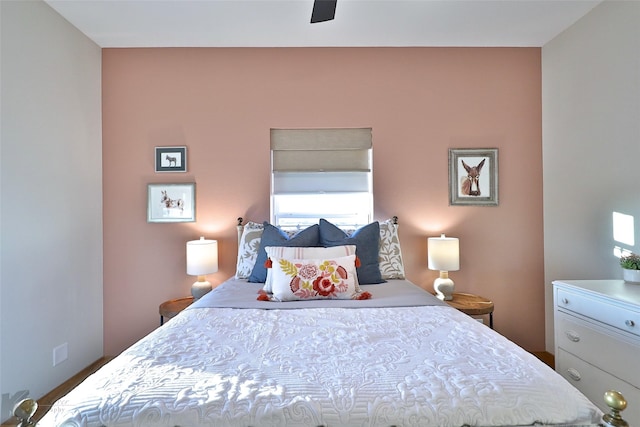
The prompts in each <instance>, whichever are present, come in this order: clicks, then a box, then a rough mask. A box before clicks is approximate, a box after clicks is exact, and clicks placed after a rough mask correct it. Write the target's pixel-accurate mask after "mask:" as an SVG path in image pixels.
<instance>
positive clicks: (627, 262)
mask: <svg viewBox="0 0 640 427" xmlns="http://www.w3.org/2000/svg"><path fill="white" fill-rule="evenodd" d="M620 267H622V268H626V269H627V270H640V255H636V254H634V253H631V254H629V255H624V256H622V257H620Z"/></svg>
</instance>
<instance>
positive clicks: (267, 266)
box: [264, 258, 273, 268]
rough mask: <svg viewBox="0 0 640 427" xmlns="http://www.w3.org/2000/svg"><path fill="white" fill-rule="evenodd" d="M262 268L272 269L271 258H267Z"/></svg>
mask: <svg viewBox="0 0 640 427" xmlns="http://www.w3.org/2000/svg"><path fill="white" fill-rule="evenodd" d="M264 267H265V268H271V267H273V262H272V261H271V258H267V260H266V261H265V262H264Z"/></svg>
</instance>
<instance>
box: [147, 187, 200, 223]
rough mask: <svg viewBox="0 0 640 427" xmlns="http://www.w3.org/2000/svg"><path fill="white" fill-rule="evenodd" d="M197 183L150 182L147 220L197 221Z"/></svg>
mask: <svg viewBox="0 0 640 427" xmlns="http://www.w3.org/2000/svg"><path fill="white" fill-rule="evenodd" d="M195 220H196V184H195V183H193V182H190V183H185V184H148V186H147V222H195Z"/></svg>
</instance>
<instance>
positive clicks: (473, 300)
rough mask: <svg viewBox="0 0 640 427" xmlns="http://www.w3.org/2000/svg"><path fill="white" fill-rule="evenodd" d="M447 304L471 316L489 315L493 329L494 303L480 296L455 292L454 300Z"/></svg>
mask: <svg viewBox="0 0 640 427" xmlns="http://www.w3.org/2000/svg"><path fill="white" fill-rule="evenodd" d="M445 302H446V303H447V304H449V305H450V306H451V307H453V308H456V309H458V310H460V311H461V312H463V313H465V314H468V315H469V316H481V315H484V314H488V315H489V327H490V328H491V329H493V301H491V300H488V299H486V298H483V297H481V296H478V295H473V294H466V293H462V292H454V293H453V299H452V300H451V301H445Z"/></svg>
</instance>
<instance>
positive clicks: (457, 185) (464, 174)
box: [449, 148, 498, 206]
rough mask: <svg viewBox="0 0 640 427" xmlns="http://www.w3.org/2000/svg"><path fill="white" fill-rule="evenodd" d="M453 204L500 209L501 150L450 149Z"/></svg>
mask: <svg viewBox="0 0 640 427" xmlns="http://www.w3.org/2000/svg"><path fill="white" fill-rule="evenodd" d="M449 204H450V205H452V206H453V205H460V206H498V149H497V148H450V149H449Z"/></svg>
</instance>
